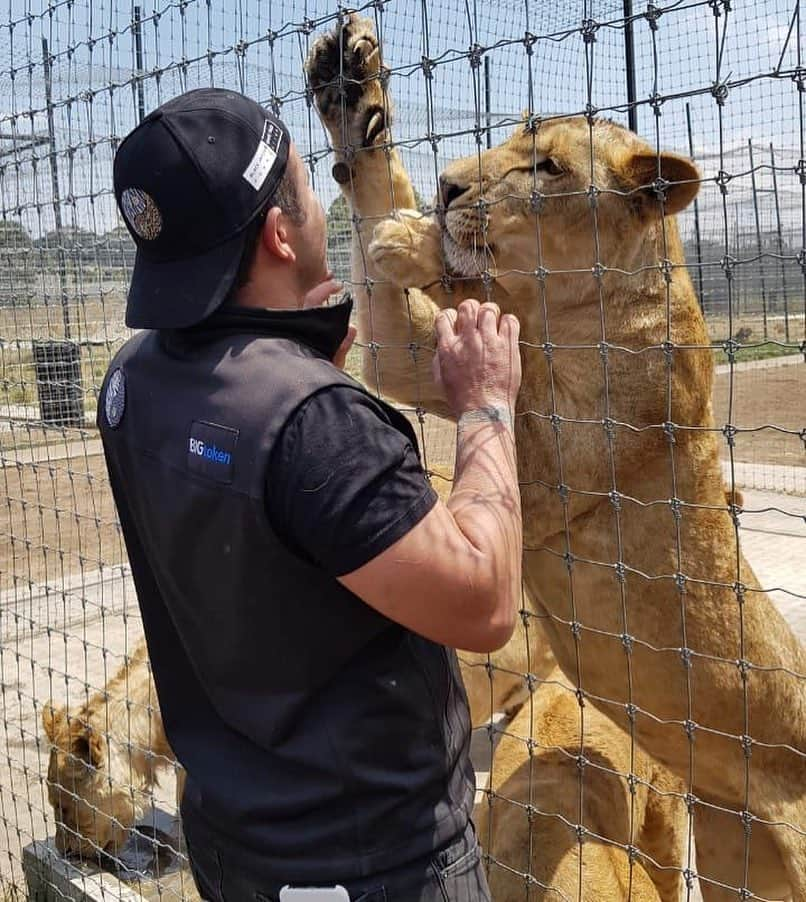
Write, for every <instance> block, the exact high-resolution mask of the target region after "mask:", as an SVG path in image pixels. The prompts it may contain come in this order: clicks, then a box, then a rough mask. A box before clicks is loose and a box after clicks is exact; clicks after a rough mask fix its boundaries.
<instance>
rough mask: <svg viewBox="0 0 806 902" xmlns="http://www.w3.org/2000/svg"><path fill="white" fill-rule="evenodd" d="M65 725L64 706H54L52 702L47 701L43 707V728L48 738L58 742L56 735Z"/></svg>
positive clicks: (54, 742)
mask: <svg viewBox="0 0 806 902" xmlns="http://www.w3.org/2000/svg"><path fill="white" fill-rule="evenodd" d="M63 727H64V708H54V707H53V704H52V703H51V702H46V703H45V707H44V708H42V728H43V729H44V731H45V735H46V736H47V737H48V740H49V741H50V742H52V743H53V744H54V745H55V744H56V736H57V735H58V734H59V733H60V732H61V730H62V728H63Z"/></svg>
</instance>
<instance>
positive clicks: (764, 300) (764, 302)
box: [747, 138, 767, 341]
mask: <svg viewBox="0 0 806 902" xmlns="http://www.w3.org/2000/svg"><path fill="white" fill-rule="evenodd" d="M747 149H748V150H749V152H750V182H751V185H752V189H753V213H754V214H755V218H756V247H757V248H758V254H759V259H758V274H759V277H760V279H761V309H762V311H763V316H764V341H766V340H767V286H766V283H765V279H764V257H763V253H764V248H763V246H762V241H761V219H760V218H759V215H758V191H757V189H756V168H755V163H754V162H753V139H752V138H748V140H747Z"/></svg>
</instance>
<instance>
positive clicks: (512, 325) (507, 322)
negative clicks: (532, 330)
mask: <svg viewBox="0 0 806 902" xmlns="http://www.w3.org/2000/svg"><path fill="white" fill-rule="evenodd" d="M498 331H499V333H500V335H501V337H502V338H506V339H507V341H509V342H510V343H511V344H513V345H517V343H518V337H519V336H520V334H521V323H520V320H519V319H518V318H517V317H516V316H513V315H512V314H511V313H505V314H504V315H503V316H502V317H501V325H500V326H499V330H498Z"/></svg>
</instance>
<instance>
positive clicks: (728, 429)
mask: <svg viewBox="0 0 806 902" xmlns="http://www.w3.org/2000/svg"><path fill="white" fill-rule="evenodd" d="M738 431H739V430H738V429H737V428H736V427H735V426H734V425H733V423H725V425H724V426H723V427H722V434H723V435H724V436H725V440H726V441H727V443H728V447H729V448H733V447H734V446H735V445H736V435H737V434H738Z"/></svg>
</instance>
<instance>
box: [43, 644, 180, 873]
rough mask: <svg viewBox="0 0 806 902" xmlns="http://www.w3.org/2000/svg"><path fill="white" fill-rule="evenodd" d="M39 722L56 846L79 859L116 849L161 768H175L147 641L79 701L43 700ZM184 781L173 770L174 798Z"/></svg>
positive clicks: (144, 800) (146, 802)
mask: <svg viewBox="0 0 806 902" xmlns="http://www.w3.org/2000/svg"><path fill="white" fill-rule="evenodd" d="M42 725H43V727H44V730H45V734H46V736H47V738H48V740H49V742H50V744H51V750H50V759H49V762H48V800H49V802H50V804H51V806H52V807H53V811H54V815H55V818H56V846H57V848H58V849H59V851H61V852H68V853H78V852H80V853H81V854H82V855H85V856H94V855H95V854H96V853H97V852H98V851H99V850H101V849H106V850H107V851H113V850H114V849H116V848H120V846H121V845H122V844H123V843H124V842H125V840H126V832H127V830H128V829H129V828H130V827H131V826H132V825H133V824H134V823H135V822H136V820H137V818H138V817H140V816H141V815H142V811H143V808H144V806H146V805H147V804H149V802H150V799H149V794H150V791H151V790H152V789H153V787H154V786H156V785H157V782H158V775H159V774H158V772H159V770H160V769H161V768H171V769H173V768H175V767H176V764H175V756H174V754H173V752H172V751H171V748H170V746H169V745H168V740H167V738H166V736H165V731H164V729H163V726H162V717H161V716H160V711H159V706H158V703H157V695H156V691H155V689H154V683H153V680H152V677H151V667H150V666H149V662H148V651H147V649H146V644H145V642H144V641H143V642H140V643H138V644H137V646H136V647H135V649H134V651H133V653H132V655H131V656H129V657H127V659H126V660H125V661H124V663H123V665H122V666H121V667H120V669H119V670H118V672H117V673H116V674H115V675H114V676H113V677H112V678H111V679H110V680H109V682H108V683H107V684H106V686H105V687H104V689H103V691H101V692H97V693H95V694H94V695H93V696H92V697H91V698H90V699H89V701H88V702H87V703H86V704H85V705H82V706H81V707H80V708H78V709H77V710H74V711H68V710H67V708H66V707H60V708H54V707H53V706H52V705H51V704H47V705H45V708H44V709H43V711H42ZM182 774H183V772H182ZM182 783H183V780H182V776H181V775H180V773H178V774H177V794H178V797H179V796H181V789H182Z"/></svg>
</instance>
